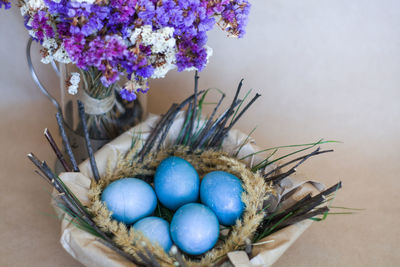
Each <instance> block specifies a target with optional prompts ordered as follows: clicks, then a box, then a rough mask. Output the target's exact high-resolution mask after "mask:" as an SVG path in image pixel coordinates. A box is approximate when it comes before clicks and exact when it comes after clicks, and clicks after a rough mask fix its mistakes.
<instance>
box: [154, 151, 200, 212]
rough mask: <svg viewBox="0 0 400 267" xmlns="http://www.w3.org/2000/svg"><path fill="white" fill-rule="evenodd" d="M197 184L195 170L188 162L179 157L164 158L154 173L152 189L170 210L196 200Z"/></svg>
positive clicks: (197, 179) (198, 183)
mask: <svg viewBox="0 0 400 267" xmlns="http://www.w3.org/2000/svg"><path fill="white" fill-rule="evenodd" d="M199 185H200V179H199V175H198V174H197V171H196V170H195V169H194V167H193V166H192V165H191V164H190V163H189V162H187V161H186V160H184V159H182V158H179V157H169V158H166V159H164V160H163V161H162V162H161V163H160V165H159V166H158V167H157V170H156V173H155V175H154V189H155V191H156V194H157V197H158V200H159V201H160V202H161V204H163V205H164V206H165V207H167V208H168V209H171V210H176V209H178V208H179V207H181V206H183V205H185V204H187V203H191V202H196V201H197V200H198V198H199Z"/></svg>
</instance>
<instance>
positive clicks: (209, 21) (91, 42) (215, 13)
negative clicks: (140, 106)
mask: <svg viewBox="0 0 400 267" xmlns="http://www.w3.org/2000/svg"><path fill="white" fill-rule="evenodd" d="M8 1H9V0H0V6H1V5H2V4H3V5H4V3H6V2H8ZM43 1H44V2H45V4H46V7H47V9H46V10H39V11H37V12H36V13H35V12H32V13H29V15H27V16H26V18H25V22H26V23H25V24H27V23H28V21H32V23H31V24H30V25H31V26H28V25H26V27H27V28H28V29H31V30H32V31H33V33H34V34H35V36H36V38H37V39H38V40H39V41H42V40H43V38H45V37H49V38H56V40H57V41H58V42H59V43H62V44H63V46H64V47H65V50H66V52H67V53H68V55H69V57H70V58H71V60H72V61H73V63H75V64H76V65H77V66H78V67H79V68H81V69H88V68H96V69H97V70H99V71H101V72H102V77H100V80H101V81H102V83H103V84H104V85H105V86H109V85H110V84H112V83H114V82H116V81H118V79H119V78H120V76H121V75H127V76H128V77H129V78H132V77H134V79H135V80H136V81H134V82H135V85H131V86H130V87H129V89H128V88H125V89H124V90H122V91H121V96H123V98H124V99H131V100H133V99H135V98H136V93H137V92H143V93H145V92H147V90H148V85H147V83H146V82H147V79H148V78H151V77H152V76H153V75H154V73H155V72H156V71H157V70H158V69H157V68H159V67H160V66H162V64H163V63H164V62H167V53H169V54H168V64H176V66H177V68H178V71H182V70H185V69H188V68H193V67H194V68H196V69H198V70H202V69H204V67H205V66H206V64H207V49H206V44H207V32H208V31H210V30H211V29H212V28H213V27H214V25H215V24H216V22H217V21H218V23H219V25H220V26H221V27H222V28H223V29H224V30H225V31H227V32H228V33H230V34H231V35H234V36H237V37H242V36H243V35H244V33H245V27H246V25H247V21H248V14H249V10H250V4H249V2H248V0H213V1H209V0H107V1H106V0H99V1H95V2H94V3H93V4H89V3H87V2H78V1H71V0H57V2H55V0H43ZM147 25H150V26H151V27H150V28H151V29H152V30H153V32H155V31H158V30H160V29H163V28H165V27H170V28H172V29H173V31H172V32H173V38H174V39H175V40H173V41H174V42H173V43H172V44H176V47H175V48H174V47H172V48H168V49H169V50H165V51H168V52H159V51H160V50H159V49H160V48H159V47H158V48H157V51H158V52H154V51H156V50H154V47H156V46H157V45H155V44H151V42H152V41H149V40H152V37H151V36H150V37H149V36H148V35H147V37H146V36H138V37H137V38H136V37H135V38H136V39H133V40H131V39H130V38H131V35H132V33H133V32H135V30H136V29H138V28H141V27H143V26H147ZM161 32H162V31H161ZM166 32H170V31H169V30H167V31H166ZM146 34H149V33H148V32H147V33H146ZM150 34H152V33H150ZM157 38H160V37H159V36H158V37H157ZM161 38H163V37H161ZM166 41H167V40H166ZM160 42H163V40H161V41H160ZM157 44H159V45H160V46H162V43H157ZM171 51H172V52H171ZM164 53H165V54H164ZM171 56H172V57H174V58H172V60H171ZM171 62H173V63H171ZM133 87H138V88H133Z"/></svg>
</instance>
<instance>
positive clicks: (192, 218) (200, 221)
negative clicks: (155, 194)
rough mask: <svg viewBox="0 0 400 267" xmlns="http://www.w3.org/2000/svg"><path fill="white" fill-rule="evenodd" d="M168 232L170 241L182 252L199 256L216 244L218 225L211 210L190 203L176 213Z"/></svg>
mask: <svg viewBox="0 0 400 267" xmlns="http://www.w3.org/2000/svg"><path fill="white" fill-rule="evenodd" d="M170 231H171V237H172V240H173V241H174V243H175V244H176V245H177V246H178V247H179V248H180V249H181V250H182V251H184V252H186V253H187V254H190V255H200V254H203V253H204V252H206V251H208V250H210V249H211V248H213V247H214V245H215V243H217V240H218V236H219V224H218V219H217V216H215V214H214V212H213V211H212V210H210V209H209V208H207V207H206V206H204V205H202V204H199V203H190V204H186V205H184V206H183V207H181V208H179V209H178V210H177V211H176V213H175V215H174V217H173V218H172V221H171V227H170Z"/></svg>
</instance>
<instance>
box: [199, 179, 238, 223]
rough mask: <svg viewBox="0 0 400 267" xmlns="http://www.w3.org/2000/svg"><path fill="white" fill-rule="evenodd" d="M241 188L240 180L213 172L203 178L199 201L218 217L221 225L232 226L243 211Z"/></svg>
mask: <svg viewBox="0 0 400 267" xmlns="http://www.w3.org/2000/svg"><path fill="white" fill-rule="evenodd" d="M242 193H243V187H242V184H241V182H240V180H239V179H238V178H237V177H236V176H234V175H232V174H230V173H227V172H223V171H214V172H210V173H208V174H207V175H205V176H204V178H203V180H202V181H201V185H200V200H201V202H202V203H203V204H204V205H206V206H207V207H209V208H210V209H211V210H212V211H213V212H214V213H215V214H216V215H217V217H218V221H219V223H220V224H222V225H226V226H229V225H234V224H235V222H236V220H237V219H239V218H240V217H241V216H242V214H243V211H244V208H245V206H244V203H243V202H242Z"/></svg>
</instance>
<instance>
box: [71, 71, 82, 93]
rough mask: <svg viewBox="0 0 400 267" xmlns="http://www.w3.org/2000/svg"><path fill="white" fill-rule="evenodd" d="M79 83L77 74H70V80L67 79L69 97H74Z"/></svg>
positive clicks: (79, 77)
mask: <svg viewBox="0 0 400 267" xmlns="http://www.w3.org/2000/svg"><path fill="white" fill-rule="evenodd" d="M80 81H81V75H80V74H79V73H77V72H72V73H71V78H70V79H69V82H70V84H71V85H70V86H68V93H69V94H71V95H76V94H77V93H78V87H79V82H80Z"/></svg>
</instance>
